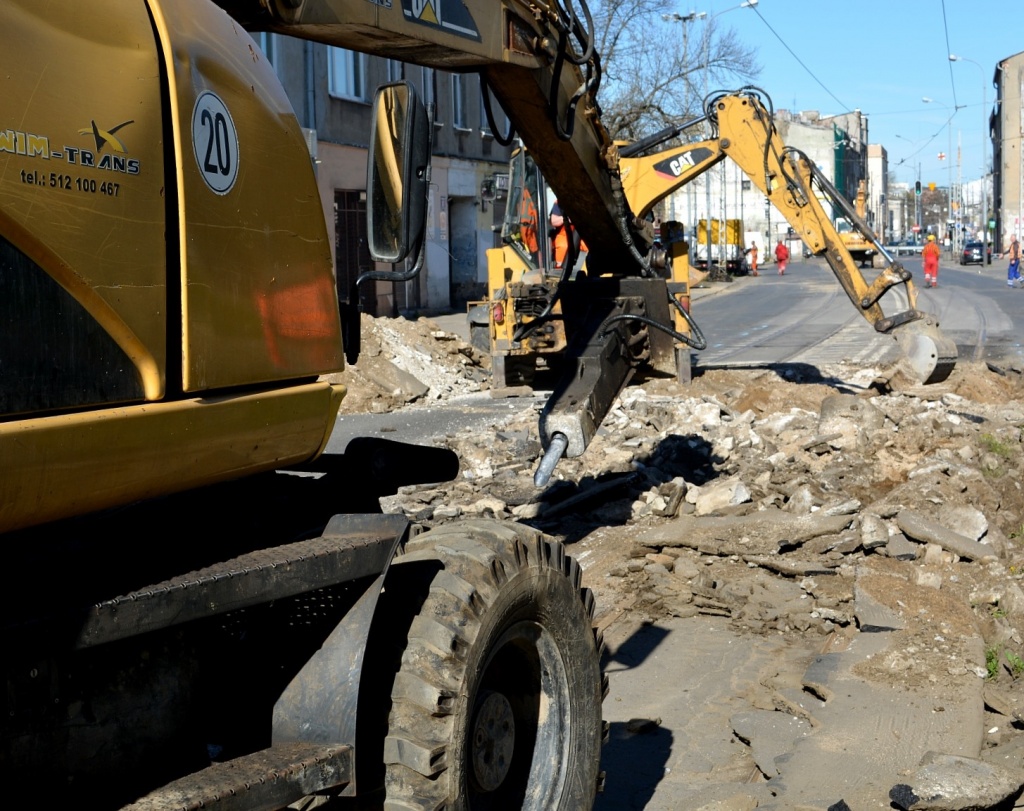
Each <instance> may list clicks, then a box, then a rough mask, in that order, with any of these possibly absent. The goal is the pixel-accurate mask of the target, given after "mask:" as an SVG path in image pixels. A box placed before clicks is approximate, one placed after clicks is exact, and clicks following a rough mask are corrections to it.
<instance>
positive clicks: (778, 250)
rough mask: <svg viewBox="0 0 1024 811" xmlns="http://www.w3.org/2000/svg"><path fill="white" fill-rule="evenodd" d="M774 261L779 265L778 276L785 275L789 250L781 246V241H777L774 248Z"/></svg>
mask: <svg viewBox="0 0 1024 811" xmlns="http://www.w3.org/2000/svg"><path fill="white" fill-rule="evenodd" d="M775 261H776V262H778V264H779V275H780V276H785V275H786V265H787V264H788V263H789V248H787V247H786V246H785V245H783V244H782V240H781V239H780V240H779V244H778V245H776V246H775Z"/></svg>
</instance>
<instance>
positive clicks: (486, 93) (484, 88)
mask: <svg viewBox="0 0 1024 811" xmlns="http://www.w3.org/2000/svg"><path fill="white" fill-rule="evenodd" d="M480 92H481V94H482V96H483V101H484V115H486V116H487V126H488V127H489V128H490V130H491V135H493V136H494V140H495V141H496V142H497V143H499V144H500V145H501V146H509V145H510V144H511V143H512V141H514V140H515V137H516V130H515V127H513V126H512V119H509V121H508V132H507V133H506V134H505V135H502V134H501V133H500V132H499V131H498V127H497V125H496V124H495V122H494V113H493V112H491V89H490V87H489V86H488V84H487V79H486V77H485V76H484V75H483V74H482V73H481V74H480Z"/></svg>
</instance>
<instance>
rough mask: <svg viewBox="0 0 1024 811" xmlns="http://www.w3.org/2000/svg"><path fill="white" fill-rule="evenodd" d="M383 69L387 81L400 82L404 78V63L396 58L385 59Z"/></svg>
mask: <svg viewBox="0 0 1024 811" xmlns="http://www.w3.org/2000/svg"><path fill="white" fill-rule="evenodd" d="M385 70H386V74H387V81H388V82H400V81H402V79H404V78H405V63H404V62H400V61H398V60H397V59H388V60H385Z"/></svg>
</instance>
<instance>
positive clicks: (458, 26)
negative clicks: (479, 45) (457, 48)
mask: <svg viewBox="0 0 1024 811" xmlns="http://www.w3.org/2000/svg"><path fill="white" fill-rule="evenodd" d="M402 14H404V15H405V18H406V19H407V20H412V21H413V22H415V23H419V24H420V25H427V26H430V27H431V28H439V29H441V30H442V31H444V32H445V33H448V34H455V35H456V36H459V37H464V38H466V39H472V40H475V41H477V42H479V41H480V31H479V29H477V27H476V22H475V21H474V20H473V17H472V15H470V13H469V9H467V8H466V6H465V5H464V4H463V3H461V2H459V0H402Z"/></svg>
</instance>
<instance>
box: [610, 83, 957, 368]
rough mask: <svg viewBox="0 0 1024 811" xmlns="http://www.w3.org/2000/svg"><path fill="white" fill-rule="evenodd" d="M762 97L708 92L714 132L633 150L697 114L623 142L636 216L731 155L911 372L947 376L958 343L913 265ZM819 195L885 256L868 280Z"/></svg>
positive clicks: (753, 93) (629, 193) (623, 166)
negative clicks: (787, 137)
mask: <svg viewBox="0 0 1024 811" xmlns="http://www.w3.org/2000/svg"><path fill="white" fill-rule="evenodd" d="M765 98H766V97H763V96H762V95H761V93H760V92H759V91H755V90H754V89H745V90H742V91H739V92H736V93H732V94H726V95H721V96H718V97H716V98H714V99H712V100H711V101H710V102H709V103H708V106H707V110H708V115H707V119H708V120H710V122H711V124H712V127H713V128H714V130H715V135H714V137H712V138H710V139H708V140H705V141H700V142H695V143H688V144H685V145H682V146H679V147H674V148H671V149H667V150H664V151H660V152H658V153H655V154H653V155H648V156H643V157H635V154H636V153H637V152H639V151H642V150H643V149H645V148H646V149H650V148H651V147H652V146H654V145H656V144H657V143H659V142H660V141H662V140H665V139H666V138H667V137H672V136H674V135H676V134H678V133H679V132H681V131H682V130H684V129H686V128H689V127H691V126H693V125H694V124H696V123H698V121H694V122H689V123H688V124H686V125H683V126H682V127H679V128H675V129H673V128H670V129H669V130H665V131H663V132H662V133H659V134H658V135H656V136H652V137H651V139H648V141H646V142H641V143H638V144H636V145H634V146H632V147H630V148H623V149H622V156H623V157H622V159H621V161H620V166H621V172H622V176H623V178H624V179H625V178H629V181H630V182H626V183H625V185H626V188H627V199H628V201H629V203H630V205H631V206H633V207H634V210H636V213H637V215H638V216H641V217H642V216H645V215H646V214H647V213H648V212H649V211H650V209H651V208H652V207H653V203H654V202H656V201H657V200H660V199H662V198H664V197H665V196H666V195H667V194H668V193H670V192H671V191H674V190H675V189H678V188H680V187H682V186H685V185H686V184H687V183H690V182H692V181H693V180H694V179H695V178H697V177H699V176H700V175H702V174H704V173H705V172H707V171H708V170H709V169H710V168H711V167H713V166H715V165H716V164H718V163H720V162H721V161H723V160H724V159H725V158H726V157H729V158H731V159H732V160H733V162H734V163H736V165H737V166H738V167H739V168H740V169H741V170H742V171H743V172H744V173H745V174H746V175H747V177H749V178H750V180H751V182H752V183H753V184H754V185H756V186H757V187H758V188H759V189H760V190H761V191H762V192H763V193H764V195H765V196H766V197H768V199H769V200H771V202H772V204H773V205H774V206H775V207H776V208H777V209H778V210H779V211H780V212H781V213H782V215H783V216H784V217H785V218H786V220H787V221H788V222H789V224H790V226H791V227H792V228H793V230H794V231H795V232H796V233H797V234H798V235H799V236H800V237H801V239H803V241H804V243H805V244H806V245H807V246H808V247H809V248H810V250H811V252H812V253H813V254H814V255H816V256H823V257H824V258H825V261H826V262H827V263H828V265H829V267H830V268H831V269H832V272H833V273H834V274H835V276H836V278H837V279H838V280H839V284H840V285H841V286H842V288H843V290H844V291H845V292H846V295H847V296H848V297H849V299H850V301H851V302H852V303H853V306H854V307H855V308H856V309H857V311H858V312H859V313H860V314H861V315H862V316H863V317H864V318H865V320H867V322H868V323H869V324H871V325H872V326H873V327H874V328H875V330H876V331H878V332H880V333H884V334H886V335H891V336H892V337H893V338H894V339H895V340H896V341H897V342H898V343H899V344H900V347H901V349H902V350H903V352H904V355H905V356H906V359H907V361H908V363H909V364H910V367H911V371H912V372H913V374H914V376H915V377H916V378H917V379H919V380H920V381H921V382H923V383H926V384H927V383H937V382H941V381H942V380H945V379H946V378H947V377H948V376H949V374H950V373H951V372H952V370H953V367H954V366H955V364H956V359H957V350H956V344H955V343H953V342H952V341H951V340H949V339H948V338H947V337H945V336H944V335H943V334H942V333H941V332H940V331H939V329H938V324H937V323H936V322H935V320H934V319H933V318H931V317H930V316H929V315H928V314H926V313H924V312H922V311H920V310H918V309H917V290H916V288H915V287H914V283H913V281H912V277H911V274H910V272H909V271H908V270H906V269H905V268H904V267H903V266H902V265H901V264H900V263H899V262H897V261H895V260H893V259H892V257H891V256H889V254H888V253H887V252H886V250H885V249H884V247H883V246H882V245H880V244H878V241H877V240H876V239H875V237H874V235H873V233H872V232H871V229H870V226H868V224H867V223H866V222H864V219H863V217H862V216H860V215H859V214H858V212H856V211H855V210H854V209H853V208H852V207H851V206H850V204H849V203H848V202H847V201H846V200H845V199H844V198H843V197H842V195H840V194H839V192H838V191H837V190H836V188H835V187H834V186H833V185H832V184H831V183H830V182H829V181H828V179H827V178H826V177H824V175H822V174H821V173H820V172H819V171H818V169H817V168H816V167H815V165H814V163H813V162H812V161H810V160H809V159H808V158H807V156H806V155H804V154H803V153H801V152H800V151H799V150H796V149H792V148H789V147H786V146H785V144H784V143H783V142H782V139H781V138H780V137H779V134H778V132H777V131H776V129H775V125H774V122H773V118H772V115H771V113H770V111H769V106H768V105H766V103H765V101H764V99H765ZM769 105H770V102H769ZM701 120H703V119H701ZM630 175H634V177H630ZM822 199H825V200H827V201H828V202H830V203H831V204H832V205H834V206H836V207H838V208H840V209H841V210H842V212H843V215H844V216H845V217H846V219H847V220H848V221H849V222H851V223H852V224H853V226H854V227H855V228H856V229H857V230H858V231H859V232H860V234H861V235H862V236H863V238H864V240H865V241H867V242H869V243H870V244H872V245H873V246H874V247H875V249H876V250H877V251H878V252H879V254H880V255H882V256H883V257H885V258H886V259H887V260H888V264H887V265H886V267H884V268H883V269H882V271H881V272H880V273H879V274H878V276H877V277H876V278H875V279H874V280H873V281H872V282H870V283H869V282H868V281H867V280H866V279H865V277H864V274H863V273H862V272H861V270H860V268H859V265H858V263H857V262H856V261H855V260H854V258H853V256H852V255H851V253H850V251H849V250H848V248H847V246H846V243H845V242H844V241H843V239H842V237H841V236H840V234H839V232H838V231H837V230H836V228H835V226H834V225H833V224H832V220H831V218H830V217H829V215H828V213H827V212H826V210H825V208H824V206H823V205H822ZM899 289H902V292H903V295H902V296H899V295H892V296H890V298H889V299H888V300H887V301H888V302H890V303H892V312H891V313H889V314H887V313H886V312H885V311H884V310H883V307H882V300H883V297H885V296H886V294H888V293H890V291H893V292H896V291H897V290H899Z"/></svg>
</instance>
